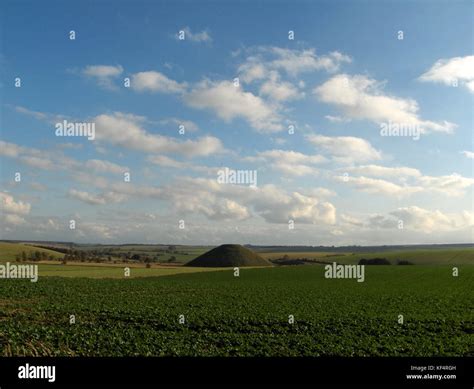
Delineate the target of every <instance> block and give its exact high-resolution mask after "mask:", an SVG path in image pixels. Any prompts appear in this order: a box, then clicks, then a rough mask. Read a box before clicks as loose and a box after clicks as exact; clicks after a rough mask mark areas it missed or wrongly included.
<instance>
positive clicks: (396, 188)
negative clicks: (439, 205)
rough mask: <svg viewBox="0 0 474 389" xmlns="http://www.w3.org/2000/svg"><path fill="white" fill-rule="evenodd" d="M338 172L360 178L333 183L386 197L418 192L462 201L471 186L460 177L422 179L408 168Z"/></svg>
mask: <svg viewBox="0 0 474 389" xmlns="http://www.w3.org/2000/svg"><path fill="white" fill-rule="evenodd" d="M338 171H341V172H342V171H345V172H350V173H351V174H362V176H359V177H353V176H350V175H348V176H344V175H342V176H337V177H336V180H337V181H340V182H346V183H348V184H349V185H353V186H355V187H356V188H357V189H359V190H361V191H363V192H367V193H373V194H386V195H393V196H404V195H411V194H413V193H418V192H426V193H430V194H433V193H439V194H441V195H444V196H448V197H462V196H464V195H465V194H466V190H467V189H468V188H470V187H471V186H473V185H474V179H472V178H467V177H463V176H461V175H459V174H455V173H453V174H451V175H446V176H425V175H422V174H421V172H420V171H419V170H417V169H413V168H407V167H393V168H390V167H384V166H377V165H366V166H355V167H346V168H341V169H338ZM364 175H369V176H374V177H384V178H391V179H394V180H397V181H399V183H395V182H392V181H388V180H383V179H379V178H377V179H374V178H369V177H365V176H364Z"/></svg>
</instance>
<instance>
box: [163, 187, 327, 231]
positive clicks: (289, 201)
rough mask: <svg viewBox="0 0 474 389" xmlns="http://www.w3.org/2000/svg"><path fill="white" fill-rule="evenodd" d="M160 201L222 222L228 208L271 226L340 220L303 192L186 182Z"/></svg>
mask: <svg viewBox="0 0 474 389" xmlns="http://www.w3.org/2000/svg"><path fill="white" fill-rule="evenodd" d="M160 197H161V198H164V199H167V200H169V201H171V202H172V203H173V204H174V207H175V208H176V209H177V211H178V212H199V213H202V214H204V215H206V216H207V217H209V218H221V219H222V218H223V217H224V215H226V214H228V213H225V212H223V211H222V208H223V206H224V205H226V208H230V209H232V210H238V212H239V214H240V215H241V216H242V217H244V215H247V213H248V215H249V216H250V215H252V214H254V215H257V216H260V217H262V218H263V219H264V220H265V221H267V222H269V223H288V221H289V220H290V219H292V220H295V223H301V224H317V223H323V224H334V223H335V218H336V208H335V207H334V205H333V204H331V203H329V202H327V201H321V200H319V199H318V198H316V197H315V196H310V195H304V194H301V193H299V192H291V193H287V192H285V191H283V190H281V189H280V188H277V187H276V186H274V185H264V186H262V187H256V188H251V187H248V186H241V185H228V184H219V183H218V182H217V180H211V179H202V178H196V179H193V178H183V179H180V180H179V181H177V182H176V183H174V184H173V185H170V186H167V187H166V188H165V189H164V191H163V193H161V194H160ZM229 201H230V202H229ZM214 204H219V206H218V209H220V211H219V212H218V213H215V212H214V211H212V209H213V207H214ZM244 208H245V210H246V211H244ZM213 212H214V213H213ZM228 212H230V210H229V211H228ZM245 217H247V216H245Z"/></svg>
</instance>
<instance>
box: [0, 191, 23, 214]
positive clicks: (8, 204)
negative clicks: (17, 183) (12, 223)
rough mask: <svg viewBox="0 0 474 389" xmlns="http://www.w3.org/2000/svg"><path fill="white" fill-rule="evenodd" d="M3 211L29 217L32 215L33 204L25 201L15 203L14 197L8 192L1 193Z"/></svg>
mask: <svg viewBox="0 0 474 389" xmlns="http://www.w3.org/2000/svg"><path fill="white" fill-rule="evenodd" d="M0 198H1V201H2V211H3V212H5V213H13V214H16V215H27V214H29V213H30V209H31V204H29V203H24V202H23V201H15V199H14V198H13V196H12V195H11V194H9V193H7V192H0Z"/></svg>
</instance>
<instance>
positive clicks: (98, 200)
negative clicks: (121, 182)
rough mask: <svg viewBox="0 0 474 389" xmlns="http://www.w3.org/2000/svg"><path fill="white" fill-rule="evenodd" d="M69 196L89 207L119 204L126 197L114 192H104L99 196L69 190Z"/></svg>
mask: <svg viewBox="0 0 474 389" xmlns="http://www.w3.org/2000/svg"><path fill="white" fill-rule="evenodd" d="M68 194H69V196H71V197H73V198H75V199H78V200H81V201H83V202H85V203H87V204H91V205H104V204H110V203H119V202H121V201H123V200H125V199H126V196H125V195H123V194H120V193H116V192H105V193H100V194H94V193H89V192H85V191H79V190H76V189H70V190H69V192H68Z"/></svg>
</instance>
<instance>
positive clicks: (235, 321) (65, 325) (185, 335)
mask: <svg viewBox="0 0 474 389" xmlns="http://www.w3.org/2000/svg"><path fill="white" fill-rule="evenodd" d="M69 268H70V271H78V270H77V269H76V270H74V269H73V266H70V267H66V269H69ZM143 270H144V271H146V270H147V269H143ZM459 270H460V274H459V277H453V276H452V268H451V266H429V265H428V266H367V267H366V276H365V282H362V283H358V282H356V281H355V280H353V279H345V280H330V279H326V278H324V268H323V266H288V267H273V268H265V269H241V272H240V277H234V275H233V272H232V271H219V272H216V271H214V272H201V273H194V274H180V275H173V276H169V277H154V278H153V277H147V278H135V279H129V280H124V279H91V278H89V279H88V278H63V277H45V278H40V280H39V281H38V282H37V283H36V284H35V283H31V282H29V281H26V280H2V281H1V282H0V355H6V356H8V355H30V356H39V355H63V356H138V355H144V356H147V355H148V356H150V355H156V356H165V355H166V356H257V357H258V356H462V355H471V356H472V355H473V348H472V346H473V339H472V337H473V326H472V320H473V316H472V310H471V309H472V306H471V305H472V301H473V299H474V289H473V288H472V285H473V284H474V266H470V265H463V266H460V267H459ZM68 271H69V270H68ZM72 314H73V315H75V319H76V323H75V324H70V323H69V320H70V315H72ZM179 315H184V318H185V322H184V324H180V323H179V322H178V319H179ZM289 315H294V319H295V322H294V324H289V323H288V318H289ZM399 315H403V320H404V321H403V324H400V323H399V322H398V319H399Z"/></svg>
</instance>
